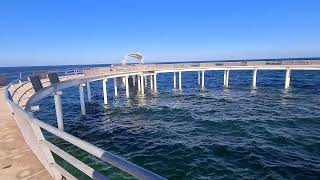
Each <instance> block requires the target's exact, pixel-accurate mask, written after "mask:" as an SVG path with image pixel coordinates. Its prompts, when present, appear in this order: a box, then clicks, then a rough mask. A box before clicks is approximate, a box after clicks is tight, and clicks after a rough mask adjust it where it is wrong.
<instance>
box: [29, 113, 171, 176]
mask: <svg viewBox="0 0 320 180" xmlns="http://www.w3.org/2000/svg"><path fill="white" fill-rule="evenodd" d="M30 121H31V122H32V123H34V124H36V125H38V126H39V127H41V128H43V129H45V130H46V131H48V132H50V133H52V134H54V135H56V136H58V137H60V138H62V139H64V140H66V141H67V142H69V143H71V144H73V145H75V146H77V147H79V148H81V149H82V150H84V151H86V152H88V153H90V154H92V155H94V156H96V157H97V158H100V159H101V160H103V161H105V162H107V163H109V164H111V165H113V166H115V167H117V168H119V169H121V170H123V171H124V172H127V173H128V174H131V175H132V176H134V177H137V178H139V179H165V178H163V177H161V176H159V175H157V174H155V173H153V172H151V171H148V170H146V169H144V168H142V167H139V166H137V165H135V164H133V163H131V162H129V161H127V160H124V159H122V158H121V157H119V156H116V155H114V154H112V153H110V152H107V151H105V150H103V149H101V148H98V147H96V146H94V145H92V144H90V143H88V142H86V141H84V140H81V139H79V138H77V137H75V136H72V135H71V134H68V133H66V132H64V131H61V130H59V129H58V128H55V127H53V126H50V125H49V124H47V123H44V122H42V121H40V120H38V119H36V118H32V119H30Z"/></svg>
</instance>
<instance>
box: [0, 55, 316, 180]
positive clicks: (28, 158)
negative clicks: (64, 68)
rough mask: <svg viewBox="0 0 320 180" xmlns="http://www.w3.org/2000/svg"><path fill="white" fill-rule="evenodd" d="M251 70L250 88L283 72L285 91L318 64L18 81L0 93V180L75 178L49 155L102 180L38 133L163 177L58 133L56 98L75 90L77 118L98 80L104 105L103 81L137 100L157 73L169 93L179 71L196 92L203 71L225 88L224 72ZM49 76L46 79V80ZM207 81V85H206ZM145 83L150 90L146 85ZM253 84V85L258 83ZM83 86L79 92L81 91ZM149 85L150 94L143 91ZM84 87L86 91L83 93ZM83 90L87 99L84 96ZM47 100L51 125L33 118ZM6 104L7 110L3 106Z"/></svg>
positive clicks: (153, 87) (74, 74)
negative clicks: (190, 77)
mask: <svg viewBox="0 0 320 180" xmlns="http://www.w3.org/2000/svg"><path fill="white" fill-rule="evenodd" d="M241 70H245V71H252V84H251V86H252V89H256V87H257V77H258V74H259V72H260V71H264V70H278V71H279V70H280V71H284V72H285V73H284V76H285V77H284V83H283V84H284V89H285V90H290V80H291V72H292V71H298V70H308V71H310V70H317V71H319V70H320V60H312V61H311V60H303V61H302V60H299V61H295V60H286V61H248V62H246V61H239V62H210V63H180V64H132V65H126V64H123V65H113V66H111V67H92V68H86V69H82V70H81V71H77V70H73V71H71V73H69V72H63V73H60V72H58V71H56V72H47V73H44V74H45V76H44V78H41V77H40V75H34V76H32V77H31V80H30V77H28V80H27V81H24V80H23V79H21V78H20V79H18V80H16V81H13V82H11V83H10V84H9V85H8V86H7V87H6V88H1V90H0V180H2V179H9V180H10V179H59V180H60V179H68V180H69V179H72V180H74V179H76V177H74V174H73V173H74V172H68V171H66V170H65V169H64V168H63V167H61V166H60V165H59V164H57V163H56V162H55V160H54V158H53V155H52V154H56V155H57V156H59V157H60V158H62V159H63V160H65V161H66V162H68V163H70V164H71V165H72V166H74V167H75V168H77V169H78V170H80V171H81V172H83V173H84V174H86V175H87V176H88V177H90V178H92V179H108V178H107V177H105V176H104V175H103V174H101V173H100V172H98V171H97V170H95V169H93V168H92V167H90V166H88V165H87V164H85V163H84V162H82V161H80V160H78V159H76V158H75V157H73V156H72V155H70V154H68V153H67V152H65V151H63V150H62V149H60V148H59V147H57V146H56V145H54V144H52V143H50V142H49V141H48V140H46V139H45V137H44V135H43V133H42V130H46V131H48V133H51V134H52V135H55V136H57V137H59V138H62V139H63V140H65V141H67V142H69V143H70V144H73V145H74V146H77V147H78V148H80V149H82V150H84V151H86V152H87V153H89V154H91V155H93V156H95V157H96V158H98V159H100V160H101V161H103V162H105V163H108V164H110V165H112V166H114V167H115V168H118V169H120V170H122V171H123V172H126V173H128V174H130V175H132V176H133V177H135V178H137V179H150V180H151V179H152V180H154V179H165V178H163V177H161V176H159V175H157V174H155V173H153V172H151V171H149V170H146V169H144V168H143V167H140V166H138V165H136V164H133V163H131V162H128V161H127V160H126V159H124V158H122V157H120V156H117V155H114V154H112V153H110V152H108V151H106V150H103V149H101V148H99V147H96V146H95V145H93V144H90V143H88V142H86V141H83V140H81V139H79V138H77V137H75V136H72V135H71V134H69V133H67V132H65V131H64V122H63V117H64V115H63V108H62V103H61V101H62V99H61V94H62V93H63V90H64V89H67V88H70V87H78V88H79V102H80V103H79V104H80V112H81V114H80V115H81V116H85V115H86V99H85V97H87V101H88V102H90V101H91V100H92V99H91V97H92V94H91V89H90V83H93V82H95V81H100V82H101V83H102V89H103V95H102V96H103V97H102V98H103V102H104V104H105V105H107V104H108V92H110V91H108V89H107V88H108V87H110V86H107V83H110V82H111V83H113V90H114V95H115V96H119V94H118V85H117V84H118V81H120V82H122V83H123V85H124V89H125V95H126V98H130V92H131V91H130V90H131V89H135V90H136V92H137V93H138V94H139V95H141V97H142V98H143V96H144V94H145V93H149V92H151V93H157V75H159V74H164V73H170V74H171V75H172V77H173V78H172V86H173V89H175V90H178V91H180V92H182V91H183V89H182V83H183V80H182V78H183V76H182V74H183V73H185V72H194V73H197V78H195V79H194V81H195V83H196V82H197V84H198V86H199V90H200V91H204V90H205V82H206V81H205V77H206V76H205V74H206V73H207V72H209V71H222V72H224V73H223V79H224V82H223V84H221V86H224V88H228V87H229V73H230V71H235V72H237V71H241ZM49 75H50V76H49ZM207 83H208V82H207ZM148 84H149V85H150V86H148ZM258 85H259V84H258ZM84 87H85V88H84ZM149 87H150V91H146V89H147V88H149ZM85 89H86V90H85ZM85 92H86V93H87V95H86V96H85ZM49 96H51V97H52V98H53V99H54V105H55V110H56V120H57V127H54V126H51V125H50V124H47V123H45V122H44V121H42V120H39V119H37V118H35V117H33V112H34V111H39V110H40V108H39V106H38V102H39V101H40V100H41V99H44V98H46V97H49ZM7 104H9V105H10V108H9V107H8V105H7Z"/></svg>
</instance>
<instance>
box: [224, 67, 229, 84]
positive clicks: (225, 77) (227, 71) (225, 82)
mask: <svg viewBox="0 0 320 180" xmlns="http://www.w3.org/2000/svg"><path fill="white" fill-rule="evenodd" d="M223 85H224V87H226V88H227V87H228V86H229V70H225V71H224V83H223Z"/></svg>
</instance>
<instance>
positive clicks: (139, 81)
mask: <svg viewBox="0 0 320 180" xmlns="http://www.w3.org/2000/svg"><path fill="white" fill-rule="evenodd" d="M137 81H138V91H140V90H141V80H140V76H139V75H138V76H137Z"/></svg>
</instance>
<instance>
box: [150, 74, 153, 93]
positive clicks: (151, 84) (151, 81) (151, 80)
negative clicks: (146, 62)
mask: <svg viewBox="0 0 320 180" xmlns="http://www.w3.org/2000/svg"><path fill="white" fill-rule="evenodd" d="M150 89H151V90H153V78H152V75H150Z"/></svg>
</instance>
